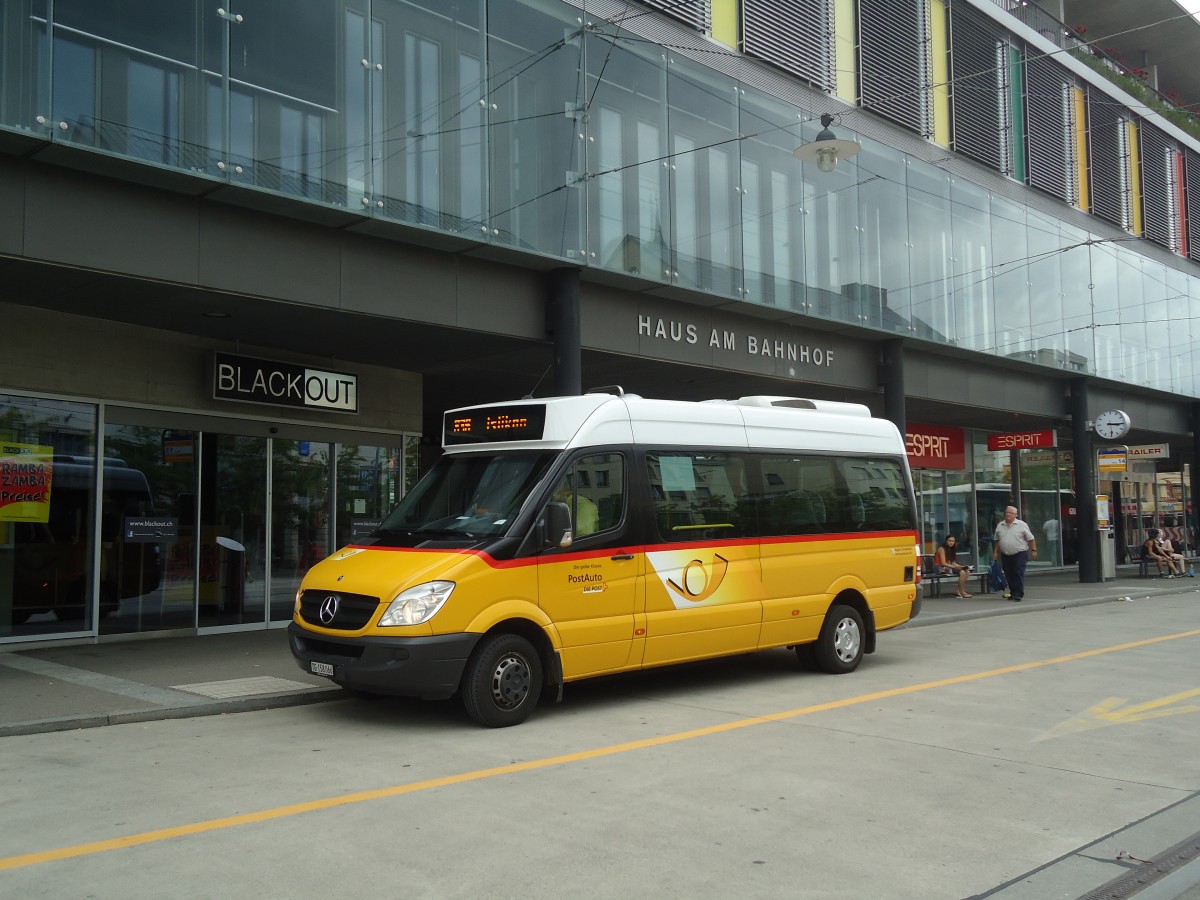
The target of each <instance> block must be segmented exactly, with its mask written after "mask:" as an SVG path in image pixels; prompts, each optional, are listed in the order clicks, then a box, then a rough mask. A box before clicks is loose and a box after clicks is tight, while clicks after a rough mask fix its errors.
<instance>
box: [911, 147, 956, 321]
mask: <svg viewBox="0 0 1200 900" xmlns="http://www.w3.org/2000/svg"><path fill="white" fill-rule="evenodd" d="M908 239H909V241H910V242H911V244H912V246H911V247H910V248H909V253H910V254H911V256H910V258H911V260H912V265H911V267H910V273H911V277H912V294H911V296H912V303H911V309H912V333H913V335H914V336H915V337H919V338H924V339H926V340H931V341H938V342H939V343H948V342H949V341H950V339H951V337H952V335H953V326H954V308H953V303H952V298H953V293H952V291H951V288H950V267H951V257H953V255H954V253H953V242H952V240H951V235H950V176H949V175H947V174H946V173H945V172H942V171H941V170H939V169H936V168H934V167H933V166H928V165H925V164H924V163H915V162H910V164H909V166H908Z"/></svg>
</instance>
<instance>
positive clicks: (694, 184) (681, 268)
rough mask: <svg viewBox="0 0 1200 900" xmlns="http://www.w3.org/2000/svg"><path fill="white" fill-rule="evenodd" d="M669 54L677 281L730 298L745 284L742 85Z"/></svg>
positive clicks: (669, 101) (675, 278)
mask: <svg viewBox="0 0 1200 900" xmlns="http://www.w3.org/2000/svg"><path fill="white" fill-rule="evenodd" d="M668 57H669V58H670V63H669V65H668V67H667V127H668V129H669V131H670V138H669V140H670V144H669V148H670V153H671V235H672V238H673V240H672V244H673V264H672V266H671V269H672V278H673V279H674V280H675V281H676V283H678V284H681V285H684V286H687V287H695V288H700V289H702V290H707V291H712V292H714V293H717V294H722V295H726V296H730V295H733V294H734V293H735V288H736V287H740V286H741V284H740V279H741V275H740V269H741V256H742V252H741V239H740V236H739V235H738V233H737V229H736V228H735V227H734V224H735V222H734V213H733V210H734V202H735V200H736V199H737V198H736V197H735V196H734V193H733V191H734V187H735V186H736V185H738V184H739V183H740V178H739V177H738V169H739V159H738V155H737V152H736V150H737V136H738V103H737V101H738V94H737V84H736V83H735V82H733V81H731V80H729V79H724V80H721V79H720V78H718V77H717V76H716V75H714V74H712V73H710V72H707V71H705V70H704V69H703V68H701V67H700V66H696V65H690V64H688V62H687V61H686V60H684V59H682V58H681V57H678V56H675V57H670V54H669V53H668Z"/></svg>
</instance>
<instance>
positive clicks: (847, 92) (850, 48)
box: [833, 0, 858, 106]
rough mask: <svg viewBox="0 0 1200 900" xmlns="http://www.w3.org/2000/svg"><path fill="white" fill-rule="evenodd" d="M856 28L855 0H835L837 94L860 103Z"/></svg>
mask: <svg viewBox="0 0 1200 900" xmlns="http://www.w3.org/2000/svg"><path fill="white" fill-rule="evenodd" d="M857 44H858V41H857V40H856V36H855V28H854V0H834V7H833V68H834V84H835V86H836V90H837V95H838V97H840V98H841V99H842V100H845V101H846V102H847V103H851V104H854V105H856V106H857V105H858V52H857Z"/></svg>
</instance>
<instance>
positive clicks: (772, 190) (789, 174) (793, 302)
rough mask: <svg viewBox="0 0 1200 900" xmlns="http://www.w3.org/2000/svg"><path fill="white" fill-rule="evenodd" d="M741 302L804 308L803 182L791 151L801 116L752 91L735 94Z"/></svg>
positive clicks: (795, 308) (786, 105) (797, 138)
mask: <svg viewBox="0 0 1200 900" xmlns="http://www.w3.org/2000/svg"><path fill="white" fill-rule="evenodd" d="M739 97H740V100H741V103H740V108H739V116H740V120H739V129H740V131H741V133H742V134H743V135H745V137H744V138H743V139H742V140H741V141H740V142H739V145H740V147H741V154H742V171H741V176H742V178H741V186H742V248H743V249H742V257H743V259H742V264H743V267H744V269H745V273H744V275H743V282H744V283H743V289H744V290H743V294H742V296H743V299H745V300H747V301H749V302H751V303H759V304H762V305H764V306H779V307H782V308H785V309H792V310H805V309H807V307H806V306H805V297H804V183H803V181H802V180H801V178H800V171H799V167H798V166H797V164H796V158H795V157H794V156H793V155H792V151H794V150H795V149H796V147H797V146H798V145H799V141H800V138H799V125H800V117H801V112H800V111H799V110H798V109H796V108H795V107H794V106H789V105H788V104H786V103H784V102H783V101H782V100H777V99H775V98H774V97H770V96H768V95H767V94H764V93H761V92H759V91H756V90H754V89H752V88H748V87H746V88H743V93H741V94H740V95H739Z"/></svg>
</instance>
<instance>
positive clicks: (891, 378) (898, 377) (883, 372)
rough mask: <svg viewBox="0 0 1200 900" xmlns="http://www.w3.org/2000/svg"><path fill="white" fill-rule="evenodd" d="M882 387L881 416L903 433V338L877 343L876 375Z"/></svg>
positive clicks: (904, 420)
mask: <svg viewBox="0 0 1200 900" xmlns="http://www.w3.org/2000/svg"><path fill="white" fill-rule="evenodd" d="M877 380H878V383H879V385H880V386H881V387H882V388H883V417H884V418H885V419H890V420H891V421H892V422H893V423H894V424H895V426H896V427H897V428H898V429H900V433H901V434H904V432H905V430H906V427H905V426H906V425H907V419H906V418H905V414H904V339H903V338H896V339H895V340H891V341H884V342H883V343H881V344H880V345H879V370H878V377H877Z"/></svg>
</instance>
